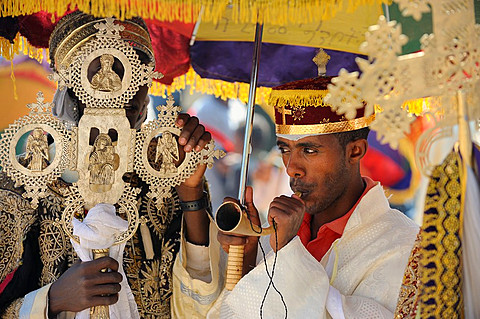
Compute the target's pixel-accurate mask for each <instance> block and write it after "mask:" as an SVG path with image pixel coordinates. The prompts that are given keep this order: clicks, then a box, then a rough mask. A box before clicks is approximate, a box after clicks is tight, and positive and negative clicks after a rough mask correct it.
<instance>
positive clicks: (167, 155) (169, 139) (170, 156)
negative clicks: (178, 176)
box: [155, 132, 179, 174]
mask: <svg viewBox="0 0 480 319" xmlns="http://www.w3.org/2000/svg"><path fill="white" fill-rule="evenodd" d="M159 159H160V160H161V161H162V162H161V165H160V173H162V174H168V173H173V174H175V173H176V172H177V168H176V167H175V162H176V161H178V159H179V153H178V147H177V142H176V141H175V138H174V137H173V135H172V133H170V132H164V133H163V134H162V137H160V138H159V139H158V144H157V154H156V155H155V162H158V160H159Z"/></svg>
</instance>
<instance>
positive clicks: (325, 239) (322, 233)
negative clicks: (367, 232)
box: [297, 177, 377, 261]
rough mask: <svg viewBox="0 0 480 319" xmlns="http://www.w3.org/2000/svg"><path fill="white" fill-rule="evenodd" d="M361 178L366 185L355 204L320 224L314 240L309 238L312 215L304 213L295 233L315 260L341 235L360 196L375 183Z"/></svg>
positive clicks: (366, 178) (367, 178) (310, 236)
mask: <svg viewBox="0 0 480 319" xmlns="http://www.w3.org/2000/svg"><path fill="white" fill-rule="evenodd" d="M363 180H364V181H365V184H366V187H365V190H364V191H363V194H362V196H360V198H359V199H358V201H357V202H356V203H355V205H353V207H352V208H351V209H350V210H349V211H348V212H347V213H346V214H345V215H343V216H342V217H340V218H337V219H335V220H333V221H331V222H329V223H326V224H324V225H322V226H321V227H320V229H319V230H318V233H317V238H315V239H314V240H311V239H312V234H311V232H310V221H311V220H312V215H310V214H308V213H305V216H304V217H303V222H302V225H301V226H300V229H299V230H298V233H297V235H298V237H300V240H301V241H302V243H303V245H304V246H305V247H306V248H307V250H308V251H309V252H310V254H312V256H313V257H315V259H316V260H318V261H320V260H321V259H322V257H323V256H324V255H325V254H326V253H327V251H328V250H329V249H330V246H332V244H333V242H334V241H335V240H337V239H338V238H340V237H342V235H343V230H344V229H345V226H346V225H347V222H348V219H349V218H350V216H352V213H353V211H354V210H355V208H356V207H357V205H358V203H360V200H361V199H362V197H363V196H364V195H365V194H366V193H367V192H368V191H369V190H370V189H372V188H373V187H374V186H375V185H377V182H375V181H373V180H372V179H371V178H370V177H363Z"/></svg>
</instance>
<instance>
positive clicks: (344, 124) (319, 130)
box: [275, 114, 375, 135]
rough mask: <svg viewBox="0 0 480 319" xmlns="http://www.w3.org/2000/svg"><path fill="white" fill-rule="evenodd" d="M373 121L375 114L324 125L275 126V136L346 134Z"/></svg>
mask: <svg viewBox="0 0 480 319" xmlns="http://www.w3.org/2000/svg"><path fill="white" fill-rule="evenodd" d="M374 120H375V114H372V115H371V116H369V117H361V118H358V119H353V120H348V121H341V122H333V123H325V124H310V125H278V124H277V125H275V126H276V131H277V134H290V135H300V134H328V133H338V132H348V131H353V130H359V129H361V128H364V127H367V126H369V125H370V123H372V122H373V121H374Z"/></svg>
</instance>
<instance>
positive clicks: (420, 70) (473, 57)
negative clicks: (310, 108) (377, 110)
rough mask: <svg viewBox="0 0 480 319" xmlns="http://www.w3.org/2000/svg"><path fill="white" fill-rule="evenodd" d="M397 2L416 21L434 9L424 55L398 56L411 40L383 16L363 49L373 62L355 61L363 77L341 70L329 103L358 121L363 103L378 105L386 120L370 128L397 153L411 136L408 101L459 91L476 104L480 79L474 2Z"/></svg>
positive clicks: (424, 40)
mask: <svg viewBox="0 0 480 319" xmlns="http://www.w3.org/2000/svg"><path fill="white" fill-rule="evenodd" d="M395 1H396V2H398V3H399V7H400V9H402V10H403V12H402V13H403V15H405V16H413V18H415V19H417V20H418V19H419V18H420V16H421V14H422V13H424V12H427V11H428V10H429V8H431V10H432V17H433V34H430V35H424V36H423V37H422V38H421V44H422V50H423V51H422V52H416V53H411V54H407V55H402V56H398V55H399V54H400V53H401V48H402V46H403V45H404V44H405V43H406V41H407V37H406V36H405V35H403V34H402V32H401V26H400V25H399V24H397V22H395V21H391V22H387V21H386V20H385V17H383V16H381V17H380V18H379V21H378V25H375V26H372V27H370V28H369V31H368V32H367V34H366V42H365V43H364V44H363V45H362V47H361V49H362V50H363V51H364V52H365V53H367V54H368V55H369V60H362V59H359V60H358V61H357V63H358V65H359V68H360V69H361V71H362V74H361V76H359V74H358V73H348V72H346V71H341V72H340V74H339V76H338V77H337V78H336V79H334V81H332V82H333V84H332V85H329V91H330V93H329V94H328V95H327V97H326V98H325V100H326V101H327V103H330V104H332V105H333V107H334V108H337V112H338V113H339V114H345V116H346V117H347V118H348V119H351V118H354V117H355V116H356V113H357V109H358V108H359V107H361V106H362V103H363V102H362V101H365V102H366V103H367V108H368V109H369V111H370V110H373V106H374V105H379V106H380V107H381V108H382V112H384V113H385V114H384V115H385V116H379V117H377V119H376V120H375V122H374V124H372V128H373V129H375V130H376V131H377V136H378V138H379V139H380V141H381V142H382V143H389V144H390V146H392V147H393V148H397V147H398V142H399V139H400V138H401V136H404V134H408V133H409V131H410V126H409V125H408V124H409V123H410V122H411V121H412V120H413V119H412V116H411V114H409V113H408V112H407V110H402V109H401V106H402V104H403V103H404V102H405V101H407V100H414V99H419V98H424V97H429V96H455V95H456V94H457V93H458V92H459V91H462V92H463V93H464V94H466V95H467V96H469V97H470V98H469V99H470V100H477V101H478V95H479V93H478V92H477V91H478V90H476V89H475V87H476V85H477V83H478V80H479V78H480V65H479V63H478V62H479V61H480V49H478V48H479V47H480V40H479V39H480V27H479V25H476V24H475V15H474V12H475V10H474V3H473V0H442V1H437V0H415V1H410V0H408V1H407V0H395ZM346 88H348V89H346ZM473 95H476V96H477V97H473V98H472V96H473ZM345 101H348V103H344V102H345ZM470 107H471V108H472V109H473V108H474V105H471V106H470ZM392 121H393V123H392ZM392 124H393V125H392Z"/></svg>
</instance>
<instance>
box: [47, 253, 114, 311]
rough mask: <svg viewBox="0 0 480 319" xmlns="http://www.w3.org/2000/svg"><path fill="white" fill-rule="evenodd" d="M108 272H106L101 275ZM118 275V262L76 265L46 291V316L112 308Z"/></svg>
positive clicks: (99, 261) (103, 258)
mask: <svg viewBox="0 0 480 319" xmlns="http://www.w3.org/2000/svg"><path fill="white" fill-rule="evenodd" d="M104 268H108V269H109V270H110V271H108V272H101V270H102V269H104ZM121 281H122V275H121V274H120V273H119V272H118V262H117V261H116V260H115V259H113V258H111V257H102V258H99V259H95V260H92V261H87V262H77V263H75V264H74V265H73V266H72V267H70V269H68V270H67V271H66V272H65V273H63V274H62V276H60V278H58V279H57V281H55V282H54V283H53V284H52V286H51V287H50V291H49V292H48V297H49V313H50V314H51V315H56V314H58V313H60V312H62V311H71V312H79V311H82V310H84V309H86V308H91V307H94V306H100V305H112V304H114V303H116V302H117V301H118V292H119V291H120V282H121Z"/></svg>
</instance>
